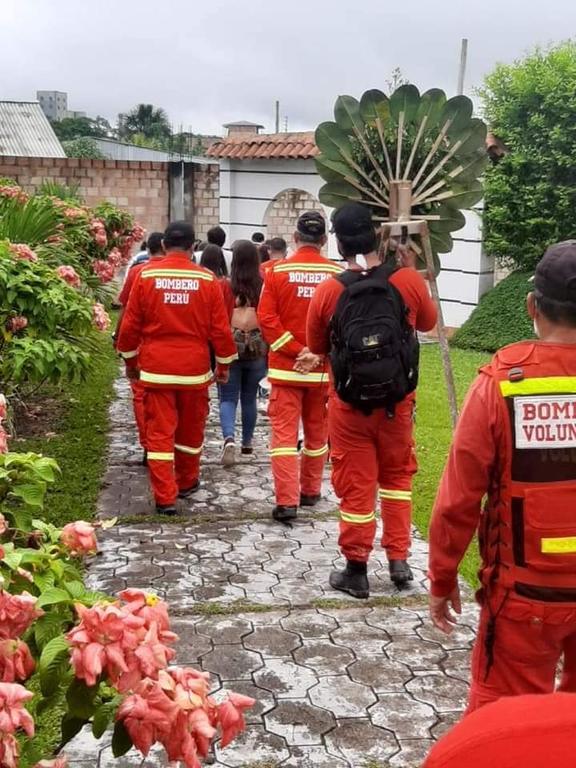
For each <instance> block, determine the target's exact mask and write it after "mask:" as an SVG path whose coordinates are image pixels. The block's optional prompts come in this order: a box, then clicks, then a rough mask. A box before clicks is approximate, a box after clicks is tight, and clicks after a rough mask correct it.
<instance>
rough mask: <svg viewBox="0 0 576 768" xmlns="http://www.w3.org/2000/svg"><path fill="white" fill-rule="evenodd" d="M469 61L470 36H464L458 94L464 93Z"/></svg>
mask: <svg viewBox="0 0 576 768" xmlns="http://www.w3.org/2000/svg"><path fill="white" fill-rule="evenodd" d="M467 61H468V38H466V37H463V38H462V48H461V50H460V70H459V72H458V95H459V96H462V95H463V93H464V78H465V76H466V63H467Z"/></svg>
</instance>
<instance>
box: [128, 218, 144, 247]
mask: <svg viewBox="0 0 576 768" xmlns="http://www.w3.org/2000/svg"><path fill="white" fill-rule="evenodd" d="M145 234H146V230H145V229H144V227H142V226H140V224H138V223H137V222H135V223H134V226H133V227H132V231H131V233H130V235H131V236H132V240H133V241H134V242H135V243H138V242H140V241H141V240H143V239H144V235H145Z"/></svg>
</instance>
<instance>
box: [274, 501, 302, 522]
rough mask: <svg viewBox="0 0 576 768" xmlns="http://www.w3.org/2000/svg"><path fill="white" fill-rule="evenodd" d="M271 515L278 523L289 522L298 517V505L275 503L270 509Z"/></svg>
mask: <svg viewBox="0 0 576 768" xmlns="http://www.w3.org/2000/svg"><path fill="white" fill-rule="evenodd" d="M272 517H273V518H274V520H277V521H278V522H279V523H290V522H291V521H292V520H296V518H297V517H298V507H284V506H282V504H277V505H276V506H275V507H274V509H273V510H272Z"/></svg>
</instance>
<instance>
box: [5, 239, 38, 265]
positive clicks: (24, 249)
mask: <svg viewBox="0 0 576 768" xmlns="http://www.w3.org/2000/svg"><path fill="white" fill-rule="evenodd" d="M10 253H12V255H13V256H15V257H16V258H17V259H21V260H22V261H38V256H36V254H35V253H34V251H33V250H32V248H30V246H28V245H26V243H10Z"/></svg>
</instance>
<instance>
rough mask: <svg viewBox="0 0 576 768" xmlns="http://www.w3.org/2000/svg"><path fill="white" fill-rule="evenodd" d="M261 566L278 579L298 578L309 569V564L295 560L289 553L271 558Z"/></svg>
mask: <svg viewBox="0 0 576 768" xmlns="http://www.w3.org/2000/svg"><path fill="white" fill-rule="evenodd" d="M263 568H264V570H265V571H267V572H268V573H273V574H275V575H276V576H278V577H279V578H280V579H298V578H301V577H302V576H303V575H304V574H305V573H307V572H308V571H309V570H310V564H309V563H303V562H302V561H301V560H295V559H294V558H293V557H292V556H291V555H282V556H281V557H273V558H271V559H270V562H268V563H265V564H264V566H263Z"/></svg>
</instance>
